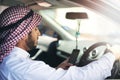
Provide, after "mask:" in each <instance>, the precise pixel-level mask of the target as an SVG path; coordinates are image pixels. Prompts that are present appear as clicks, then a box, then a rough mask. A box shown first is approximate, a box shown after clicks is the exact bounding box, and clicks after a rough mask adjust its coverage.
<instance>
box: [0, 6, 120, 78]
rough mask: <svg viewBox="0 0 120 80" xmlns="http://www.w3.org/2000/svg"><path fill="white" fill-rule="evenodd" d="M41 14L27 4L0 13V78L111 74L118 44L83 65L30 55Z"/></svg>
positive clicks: (99, 76)
mask: <svg viewBox="0 0 120 80" xmlns="http://www.w3.org/2000/svg"><path fill="white" fill-rule="evenodd" d="M41 18H42V17H41V16H40V15H38V14H37V13H35V12H33V11H32V10H31V9H29V8H28V7H26V6H11V7H8V8H7V9H5V10H4V11H3V12H2V13H1V14H0V62H1V63H0V80H88V79H89V80H104V79H105V78H107V77H109V76H110V75H111V70H112V67H113V64H114V62H115V60H117V59H118V58H119V57H120V50H119V49H118V48H120V47H119V46H113V47H109V49H110V50H111V51H112V52H113V53H110V52H109V53H107V54H104V55H103V56H102V57H101V58H100V59H99V60H97V61H94V62H91V63H90V64H88V65H86V66H84V67H77V66H73V65H72V64H70V63H68V60H66V61H64V62H63V63H61V64H60V65H58V67H57V69H56V68H53V67H50V66H49V65H47V64H45V63H44V62H43V61H35V60H32V59H30V54H29V53H28V52H27V51H29V50H31V49H34V48H35V47H36V45H37V39H38V36H40V32H39V30H38V27H37V26H38V25H39V24H40V22H41ZM66 67H69V68H67V69H66Z"/></svg>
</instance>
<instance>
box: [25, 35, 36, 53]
mask: <svg viewBox="0 0 120 80" xmlns="http://www.w3.org/2000/svg"><path fill="white" fill-rule="evenodd" d="M26 44H27V47H28V51H29V50H32V49H35V48H36V46H37V45H36V44H37V43H36V41H35V40H34V39H32V37H31V35H29V36H28V39H27V40H26Z"/></svg>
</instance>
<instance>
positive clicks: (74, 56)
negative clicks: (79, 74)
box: [68, 49, 80, 64]
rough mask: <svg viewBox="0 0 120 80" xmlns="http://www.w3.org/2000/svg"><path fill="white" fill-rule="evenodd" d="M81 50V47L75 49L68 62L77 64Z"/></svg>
mask: <svg viewBox="0 0 120 80" xmlns="http://www.w3.org/2000/svg"><path fill="white" fill-rule="evenodd" d="M79 52H80V50H79V49H73V51H72V54H71V55H70V58H69V61H68V62H69V63H72V64H75V63H76V60H77V57H78V54H79Z"/></svg>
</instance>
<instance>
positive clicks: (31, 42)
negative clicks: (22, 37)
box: [26, 27, 40, 50]
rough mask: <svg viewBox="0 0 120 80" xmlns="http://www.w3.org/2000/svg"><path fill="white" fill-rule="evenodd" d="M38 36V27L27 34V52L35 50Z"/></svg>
mask: <svg viewBox="0 0 120 80" xmlns="http://www.w3.org/2000/svg"><path fill="white" fill-rule="evenodd" d="M39 36H40V32H39V29H38V27H35V28H34V29H32V31H31V32H30V33H29V34H28V38H27V39H26V44H27V46H28V48H29V50H31V49H34V48H36V46H37V44H38V37H39Z"/></svg>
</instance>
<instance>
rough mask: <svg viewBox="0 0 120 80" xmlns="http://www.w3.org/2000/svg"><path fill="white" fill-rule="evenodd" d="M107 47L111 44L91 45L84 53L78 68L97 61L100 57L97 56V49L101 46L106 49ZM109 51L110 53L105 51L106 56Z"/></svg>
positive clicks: (99, 43)
mask: <svg viewBox="0 0 120 80" xmlns="http://www.w3.org/2000/svg"><path fill="white" fill-rule="evenodd" d="M106 45H110V44H109V43H107V42H98V43H95V44H93V45H91V46H90V47H89V48H88V49H87V50H86V51H84V53H83V55H82V57H81V59H80V61H79V64H78V66H84V65H87V64H88V63H90V62H92V61H95V60H97V57H98V56H99V54H97V52H96V51H95V48H98V47H100V46H104V47H106ZM107 51H108V49H105V51H104V54H105V53H106V52H107ZM91 52H92V57H91V59H89V57H90V53H91Z"/></svg>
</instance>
